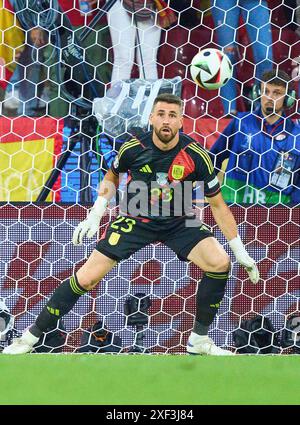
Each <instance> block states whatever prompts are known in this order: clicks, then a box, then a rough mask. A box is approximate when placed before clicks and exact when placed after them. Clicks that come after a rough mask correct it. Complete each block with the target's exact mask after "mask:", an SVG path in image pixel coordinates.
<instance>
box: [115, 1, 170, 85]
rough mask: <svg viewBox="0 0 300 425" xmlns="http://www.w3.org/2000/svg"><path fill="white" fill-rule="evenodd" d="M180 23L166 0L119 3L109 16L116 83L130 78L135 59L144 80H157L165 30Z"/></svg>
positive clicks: (117, 2)
mask: <svg viewBox="0 0 300 425" xmlns="http://www.w3.org/2000/svg"><path fill="white" fill-rule="evenodd" d="M176 19H177V18H176V15H175V14H174V12H172V11H171V9H169V8H167V5H166V4H165V3H164V2H163V1H162V0H146V1H145V0H122V2H121V0H117V1H116V3H115V4H114V6H113V7H112V8H111V9H110V11H109V12H108V25H109V30H110V34H111V40H112V47H113V52H114V64H113V72H112V77H111V80H112V82H116V81H117V80H126V79H128V78H130V76H131V71H132V66H133V64H134V60H135V55H136V57H137V63H138V65H139V71H140V74H139V76H140V78H145V79H147V80H149V79H154V80H155V79H157V78H158V74H157V61H156V58H157V50H158V47H159V44H160V37H161V28H167V27H168V26H169V25H171V24H172V23H174V22H175V21H176ZM136 47H137V48H136Z"/></svg>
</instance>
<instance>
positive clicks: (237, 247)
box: [228, 235, 259, 283]
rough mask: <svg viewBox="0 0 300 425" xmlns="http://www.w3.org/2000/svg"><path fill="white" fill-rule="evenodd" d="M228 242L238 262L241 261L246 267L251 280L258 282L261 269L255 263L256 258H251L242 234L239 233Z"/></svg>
mask: <svg viewBox="0 0 300 425" xmlns="http://www.w3.org/2000/svg"><path fill="white" fill-rule="evenodd" d="M228 243H229V246H230V248H231V249H232V251H233V253H234V255H235V258H236V260H237V262H238V263H240V264H241V265H242V266H243V267H244V268H245V269H246V271H247V273H248V275H249V278H250V280H251V282H252V283H257V282H258V281H259V271H258V268H257V265H256V263H255V260H253V258H251V257H250V255H249V254H248V252H247V251H246V249H245V247H244V245H243V243H242V241H241V238H240V236H239V235H237V237H236V238H234V239H231V241H229V242H228Z"/></svg>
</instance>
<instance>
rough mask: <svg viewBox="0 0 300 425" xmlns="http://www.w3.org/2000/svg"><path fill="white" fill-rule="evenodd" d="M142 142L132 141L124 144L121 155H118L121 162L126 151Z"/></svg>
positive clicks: (120, 151)
mask: <svg viewBox="0 0 300 425" xmlns="http://www.w3.org/2000/svg"><path fill="white" fill-rule="evenodd" d="M139 144H140V142H139V141H138V140H136V139H133V140H130V141H129V142H126V143H124V145H123V146H121V148H120V150H119V153H118V157H119V161H120V159H121V156H122V155H123V153H124V152H125V151H127V149H130V148H133V147H134V146H137V145H139Z"/></svg>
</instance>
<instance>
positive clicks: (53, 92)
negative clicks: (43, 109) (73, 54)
mask: <svg viewBox="0 0 300 425" xmlns="http://www.w3.org/2000/svg"><path fill="white" fill-rule="evenodd" d="M58 2H59V6H60V8H61V10H62V11H63V12H64V13H65V15H66V16H67V17H68V18H69V20H70V23H71V25H72V29H73V31H74V33H75V34H76V36H77V39H78V40H79V38H80V35H81V33H82V31H83V30H84V29H86V28H87V27H88V25H89V23H90V22H91V20H92V19H93V17H94V16H95V14H96V12H97V10H98V9H97V8H98V6H99V7H101V6H102V5H103V4H104V0H87V2H88V3H89V5H90V9H91V12H89V13H83V12H81V11H80V5H79V0H58ZM79 43H80V45H81V46H82V47H83V49H84V57H85V61H86V62H87V63H89V64H91V65H92V66H93V67H94V70H95V72H96V74H97V77H96V78H97V79H98V80H100V81H102V82H103V83H105V84H106V83H109V82H110V80H111V68H112V65H111V61H112V60H111V59H110V58H109V47H110V46H111V41H110V34H109V30H108V27H107V22H106V19H104V20H103V19H102V20H100V21H99V22H98V23H97V24H96V26H95V27H94V29H93V30H91V31H90V33H89V35H88V36H87V37H86V38H85V39H84V40H83V41H81V40H79ZM45 50H46V52H45V55H46V57H47V61H48V63H49V65H50V80H51V81H50V84H49V88H48V96H49V98H50V103H49V110H48V114H49V115H51V116H55V117H64V116H67V115H68V114H69V107H70V104H69V102H68V101H65V100H63V99H62V98H61V97H60V87H59V83H60V82H61V81H58V75H57V67H56V66H54V64H53V63H54V62H56V59H55V60H54V58H53V51H54V49H53V47H52V46H51V45H50V46H48V48H47V49H45ZM52 82H54V83H52Z"/></svg>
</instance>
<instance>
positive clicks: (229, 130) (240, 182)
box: [211, 70, 300, 205]
mask: <svg viewBox="0 0 300 425" xmlns="http://www.w3.org/2000/svg"><path fill="white" fill-rule="evenodd" d="M289 80H290V78H289V76H288V75H287V74H286V73H285V72H284V71H278V72H277V71H275V70H274V71H273V70H272V71H269V72H266V73H264V74H263V76H262V83H261V84H259V85H257V86H256V90H254V92H256V96H257V100H259V106H258V108H257V109H256V110H255V111H254V112H253V113H249V112H247V113H245V112H244V113H239V114H238V115H237V116H236V117H234V118H233V119H232V121H231V122H230V123H229V125H228V126H227V127H226V129H225V131H224V132H223V134H222V135H221V136H220V137H219V138H218V140H217V141H216V142H215V144H214V145H213V147H212V149H211V152H212V153H213V154H215V163H216V168H217V169H219V170H221V169H222V164H223V170H224V168H225V178H224V182H223V185H222V193H223V196H224V198H225V200H226V201H227V202H230V203H234V202H236V203H251V204H255V203H259V204H266V205H270V204H277V203H282V204H289V205H291V204H300V126H299V125H298V124H295V123H294V122H293V121H292V120H291V119H290V118H287V117H286V116H285V114H284V109H285V107H290V106H292V104H293V103H294V102H295V99H294V96H295V92H294V90H289V88H288V82H289ZM225 160H228V163H227V166H226V165H225V167H224V164H225V163H224V161H225Z"/></svg>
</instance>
